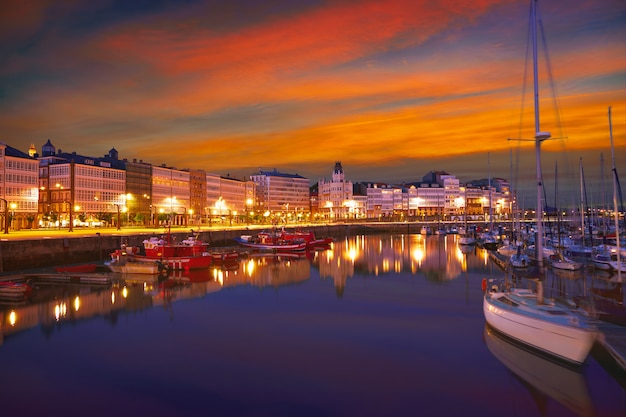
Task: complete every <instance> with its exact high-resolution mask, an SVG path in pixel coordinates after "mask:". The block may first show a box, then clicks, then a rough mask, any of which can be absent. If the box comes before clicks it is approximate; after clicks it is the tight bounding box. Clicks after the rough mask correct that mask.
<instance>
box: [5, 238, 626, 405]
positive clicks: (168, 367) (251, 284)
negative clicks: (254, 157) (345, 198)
mask: <svg viewBox="0 0 626 417" xmlns="http://www.w3.org/2000/svg"><path fill="white" fill-rule="evenodd" d="M483 277H488V278H489V277H491V278H499V277H504V274H503V272H502V271H500V270H499V269H498V268H497V267H496V266H494V265H493V264H492V263H491V261H490V260H489V258H488V256H487V254H486V252H484V251H483V250H481V249H475V250H472V252H471V253H466V254H464V253H462V252H461V251H460V250H459V248H458V246H457V244H456V236H447V237H439V236H429V237H427V238H426V237H424V236H421V235H404V236H355V237H350V238H347V239H345V240H342V241H339V242H336V243H335V244H334V245H333V247H332V249H331V250H327V251H319V252H315V253H314V254H311V255H310V256H308V257H303V258H292V257H250V258H249V259H245V260H243V261H242V262H240V263H239V264H238V265H235V266H232V267H228V268H224V269H223V270H222V269H216V268H213V269H211V270H210V271H202V272H200V273H194V274H190V275H187V276H182V277H176V276H174V277H172V278H170V279H169V280H167V281H160V282H159V281H156V282H143V280H142V279H139V280H134V279H129V277H128V276H126V277H122V276H118V277H116V278H118V279H119V280H118V281H115V283H114V284H113V286H79V285H73V286H67V285H46V284H40V285H39V290H38V294H37V295H36V297H35V298H33V300H32V302H31V303H29V304H27V305H21V306H7V305H0V309H1V311H0V314H2V328H1V330H2V338H0V369H1V370H2V372H1V373H0V398H1V401H0V404H2V415H7V416H9V415H11V416H17V415H24V416H27V415H59V416H61V415H62V416H74V415H76V416H78V415H80V416H85V415H88V416H131V415H132V416H138V415H141V416H198V415H201V416H204V415H210V416H475V415H476V416H485V417H489V416H498V417H499V416H525V417H526V416H552V417H553V416H598V417H600V416H607V417H610V416H625V415H626V378H625V377H624V373H623V372H620V371H619V370H618V369H617V367H616V366H615V365H614V364H613V363H611V362H606V361H604V360H603V359H602V356H601V355H600V354H596V353H595V351H594V355H592V356H591V357H590V358H589V359H588V361H587V363H586V364H585V366H584V367H583V368H582V369H581V370H579V371H572V370H569V369H567V368H564V367H562V366H560V365H557V364H554V363H552V362H550V361H548V360H546V359H544V358H542V357H539V356H536V355H533V354H529V353H528V352H526V351H524V350H522V349H519V348H518V347H516V346H514V345H512V344H510V343H508V342H506V341H504V340H502V339H500V338H498V337H497V336H495V335H494V334H493V333H492V332H491V331H489V330H488V329H487V328H486V327H485V319H484V316H483V313H482V291H481V280H482V278H483ZM548 278H549V279H548V281H547V286H548V288H549V289H551V288H552V289H554V288H558V289H566V290H567V291H574V292H576V291H583V292H584V291H588V290H589V288H590V287H593V286H598V287H600V288H603V287H602V286H603V285H604V286H607V285H608V284H607V280H606V278H603V277H600V278H594V277H591V276H589V275H588V274H587V273H579V274H578V275H574V274H571V275H565V276H563V275H561V276H552V275H550V276H549V277H548ZM607 288H608V287H607Z"/></svg>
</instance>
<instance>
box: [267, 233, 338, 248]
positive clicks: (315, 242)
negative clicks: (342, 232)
mask: <svg viewBox="0 0 626 417" xmlns="http://www.w3.org/2000/svg"><path fill="white" fill-rule="evenodd" d="M278 236H279V238H281V239H283V240H285V241H287V242H290V241H301V240H304V241H305V242H306V243H307V248H309V249H311V248H324V247H327V246H329V245H330V244H331V243H333V241H334V239H333V238H332V237H325V238H316V237H315V233H313V232H311V231H308V232H303V231H299V230H297V231H295V232H290V231H286V230H282V231H280V232H278Z"/></svg>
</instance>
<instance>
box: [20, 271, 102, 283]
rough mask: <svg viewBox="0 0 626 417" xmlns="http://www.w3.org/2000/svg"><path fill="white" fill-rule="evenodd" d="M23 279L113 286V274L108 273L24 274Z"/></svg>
mask: <svg viewBox="0 0 626 417" xmlns="http://www.w3.org/2000/svg"><path fill="white" fill-rule="evenodd" d="M21 276H22V277H23V279H25V280H29V279H32V280H33V281H35V282H41V283H66V284H89V285H109V284H111V274H106V273H79V272H75V273H70V272H66V273H34V274H22V275H21Z"/></svg>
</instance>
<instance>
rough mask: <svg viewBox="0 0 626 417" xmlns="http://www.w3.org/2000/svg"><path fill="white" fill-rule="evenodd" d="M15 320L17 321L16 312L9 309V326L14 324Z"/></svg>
mask: <svg viewBox="0 0 626 417" xmlns="http://www.w3.org/2000/svg"><path fill="white" fill-rule="evenodd" d="M16 322H17V314H16V313H15V310H11V312H10V313H9V324H10V325H11V326H15V323H16Z"/></svg>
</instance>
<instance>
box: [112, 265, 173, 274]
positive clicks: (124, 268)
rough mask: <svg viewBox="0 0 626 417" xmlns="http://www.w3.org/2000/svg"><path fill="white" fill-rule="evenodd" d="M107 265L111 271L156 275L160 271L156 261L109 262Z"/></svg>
mask: <svg viewBox="0 0 626 417" xmlns="http://www.w3.org/2000/svg"><path fill="white" fill-rule="evenodd" d="M108 267H109V269H110V270H111V271H113V272H118V273H122V274H146V275H157V274H158V273H159V272H161V266H160V265H159V264H158V263H156V262H126V263H116V262H111V263H110V264H109V265H108Z"/></svg>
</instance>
